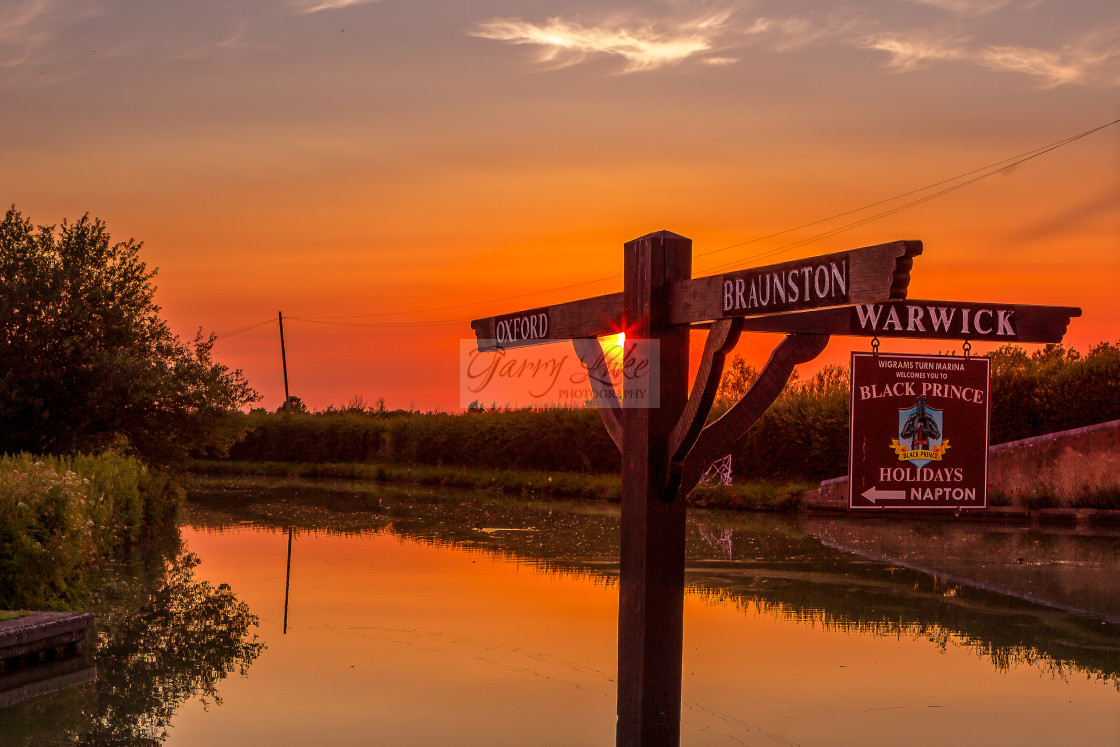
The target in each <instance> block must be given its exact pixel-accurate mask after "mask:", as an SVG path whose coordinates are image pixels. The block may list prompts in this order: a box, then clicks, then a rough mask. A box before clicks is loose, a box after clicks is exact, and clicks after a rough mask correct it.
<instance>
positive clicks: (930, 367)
mask: <svg viewBox="0 0 1120 747" xmlns="http://www.w3.org/2000/svg"><path fill="white" fill-rule="evenodd" d="M989 380H990V370H989V361H988V359H987V358H960V357H957V356H941V355H892V354H888V353H879V354H877V355H876V354H872V353H852V395H851V396H852V407H851V453H850V456H849V459H850V469H849V485H850V488H851V494H850V497H849V506H850V507H851V508H853V509H855V508H860V509H868V508H871V509H874V508H878V509H883V508H948V509H958V508H985V507H987V504H988V500H987V490H988V415H989V407H990V404H989Z"/></svg>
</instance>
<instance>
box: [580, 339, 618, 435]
mask: <svg viewBox="0 0 1120 747" xmlns="http://www.w3.org/2000/svg"><path fill="white" fill-rule="evenodd" d="M572 345H573V346H574V347H575V349H576V355H577V356H578V357H579V360H580V362H581V363H583V365H584V367H585V368H586V369H587V383H588V385H590V387H591V391H592V397H593V398H594V400H595V408H596V409H597V410H598V411H599V416H600V417H602V419H603V425H604V426H605V427H606V429H607V435H609V436H610V437H611V440H612V441H614V445H615V446H617V447H618V450H619V451H622V405H621V404H620V403H619V401H618V393H617V392H615V390H614V382H613V381H611V377H610V373H608V372H607V358H606V356H605V355H603V348H602V346H601V345H599V341H598V340H597V339H595V338H594V337H591V338H587V337H577V338H576V339H574V340H572Z"/></svg>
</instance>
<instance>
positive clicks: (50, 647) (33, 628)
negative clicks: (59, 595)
mask: <svg viewBox="0 0 1120 747" xmlns="http://www.w3.org/2000/svg"><path fill="white" fill-rule="evenodd" d="M92 625H93V614H91V613H89V612H32V613H31V614H29V615H24V616H23V617H17V618H15V619H14V620H4V621H3V622H0V671H4V670H6V669H14V668H18V667H21V666H27V665H32V664H36V663H38V662H39V661H40V660H41V659H44V658H46V659H50V658H56V657H57V656H60V655H62V654H65V653H67V652H68V651H72V650H74V649H76V648H77V646H78V644H79V643H81V642H82V641H84V640H85V638H86V634H87V633H88V632H89V629H90V627H92Z"/></svg>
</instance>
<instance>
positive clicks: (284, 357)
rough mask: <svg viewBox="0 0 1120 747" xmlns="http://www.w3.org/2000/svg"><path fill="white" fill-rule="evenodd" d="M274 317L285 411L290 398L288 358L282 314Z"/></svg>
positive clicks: (279, 312)
mask: <svg viewBox="0 0 1120 747" xmlns="http://www.w3.org/2000/svg"><path fill="white" fill-rule="evenodd" d="M276 316H277V317H278V318H279V319H280V362H281V363H283V365H284V410H285V411H287V409H288V403H289V402H290V401H291V397H289V396H288V356H287V354H285V352H284V312H283V311H277V312H276Z"/></svg>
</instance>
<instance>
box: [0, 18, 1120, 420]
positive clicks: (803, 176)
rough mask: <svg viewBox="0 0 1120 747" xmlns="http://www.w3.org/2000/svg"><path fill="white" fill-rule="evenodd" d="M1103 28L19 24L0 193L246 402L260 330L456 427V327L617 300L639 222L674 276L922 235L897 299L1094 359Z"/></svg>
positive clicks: (303, 375) (1106, 112) (272, 356)
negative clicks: (1053, 328) (975, 316)
mask: <svg viewBox="0 0 1120 747" xmlns="http://www.w3.org/2000/svg"><path fill="white" fill-rule="evenodd" d="M1117 29H1118V26H1117V20H1116V13H1115V9H1114V8H1113V7H1112V6H1111V5H1110V4H1108V3H1096V2H1088V1H1079V2H1074V3H1065V4H1058V3H1038V2H1033V1H1030V0H918V1H915V2H898V1H896V0H872V2H869V3H866V4H863V5H861V6H851V7H848V6H838V5H836V4H833V3H824V2H812V1H809V2H804V3H795V4H792V5H791V4H789V3H779V2H776V1H775V0H761V2H757V3H751V4H742V3H735V2H719V1H718V0H717V1H709V0H696V1H694V2H683V3H682V2H660V1H656V0H655V1H654V2H640V3H639V2H634V3H629V4H626V3H623V4H617V3H616V4H611V5H610V6H609V7H607V6H604V5H602V4H600V3H591V2H585V1H583V0H580V1H578V2H575V3H564V4H553V5H552V6H547V5H544V6H539V5H534V6H531V7H530V6H526V5H524V4H519V3H512V2H505V3H501V2H499V3H492V4H489V5H486V6H479V5H476V4H471V3H455V2H443V1H441V2H437V3H435V4H432V3H428V4H417V3H408V2H404V1H403V0H374V1H368V0H300V2H291V3H273V2H264V1H263V0H248V2H244V3H238V4H229V3H220V2H209V1H208V2H202V3H192V4H174V3H173V4H166V3H164V4H143V3H142V4H130V3H123V2H120V1H119V0H104V1H103V2H80V3H77V4H74V3H65V2H62V0H14V1H13V2H9V3H6V4H5V5H4V6H3V8H0V93H2V95H3V100H4V102H5V107H4V108H5V114H4V117H3V118H2V119H0V162H2V163H3V164H4V167H3V169H0V187H2V190H3V195H4V198H3V199H4V202H5V208H6V207H7V206H8V205H10V204H14V205H15V206H16V207H17V209H19V210H20V211H21V212H22V213H23V214H24V215H25V216H26V217H29V218H30V219H31V220H33V221H34V222H35V223H37V224H48V225H49V224H57V223H59V222H61V221H62V220H63V219H71V220H72V219H74V218H77V217H79V216H81V215H82V214H83V213H85V212H87V211H88V212H89V213H90V214H91V215H93V216H96V217H99V218H102V219H103V220H105V221H106V222H107V224H108V226H109V230H110V231H111V233H112V234H113V236H114V237H115V238H119V239H127V238H129V237H135V238H136V239H138V240H142V241H143V242H144V249H143V252H142V257H143V259H144V260H145V261H146V262H147V263H148V264H149V265H150V266H154V267H158V268H159V275H158V277H157V278H156V283H157V285H158V288H159V291H158V294H157V300H158V301H159V303H160V304H161V305H162V307H163V313H164V314H165V316H166V318H167V319H168V320H169V322H170V323H171V325H172V328H173V329H174V330H175V331H176V332H177V333H178V334H180V335H181V336H184V337H193V334H194V331H195V330H196V329H197V328H198V327H202V328H203V329H204V330H213V331H215V332H217V333H218V334H219V335H220V336H221V337H220V339H219V340H218V342H217V344H216V347H215V356H216V358H217V359H218V360H220V361H222V362H224V363H226V364H227V365H229V366H231V367H233V368H240V369H243V370H244V371H245V374H246V375H247V377H248V379H249V381H250V382H251V383H252V384H253V386H255V387H256V388H257V389H258V390H260V392H261V393H262V395H263V397H264V399H263V402H262V403H261V404H262V405H263V406H266V407H268V408H269V409H275V408H276V407H277V406H278V405H279V404H280V403H281V401H282V400H283V376H282V371H281V359H280V340H279V328H278V325H277V323H276V318H277V311H282V312H283V314H284V323H285V325H284V333H285V345H286V353H287V365H288V379H289V384H290V389H291V393H292V394H293V395H296V396H299V397H301V398H302V399H303V401H304V402H305V403H307V405H308V406H310V407H311V408H313V409H322V408H325V407H326V406H328V405H331V404H334V405H338V404H341V403H344V402H346V401H348V400H350V399H351V398H352V397H353V396H354V395H362V396H363V397H364V399H365V401H366V402H373V401H376V400H377V398H378V397H384V398H385V400H386V404H387V406H388V407H389V408H397V407H414V408H420V409H433V408H443V409H456V408H457V407H458V406H459V405H458V403H459V398H458V380H457V377H458V374H457V371H458V368H457V362H456V359H457V357H458V355H459V350H460V344H459V341H460V340H462V339H467V338H471V337H472V332H471V327H470V320H471V319H474V318H479V317H483V316H488V315H492V314H499V313H505V312H512V311H516V310H518V309H532V308H540V307H542V306H545V305H548V304H553V303H559V302H564V301H569V300H574V299H578V298H583V297H587V296H593V295H599V294H604V293H611V292H616V291H620V290H621V289H622V280H621V273H622V246H623V244H624V243H625V242H626V241H629V240H631V239H634V238H636V237H638V236H641V235H644V234H647V233H649V232H651V231H656V230H660V229H667V230H671V231H674V232H676V233H679V234H681V235H684V236H687V237H689V238H691V239H692V240H693V251H694V262H693V268H694V269H693V273H694V275H695V276H700V275H706V274H712V273H715V272H719V271H722V270H723V269H728V268H736V269H737V268H742V267H748V266H752V265H759V264H766V263H771V262H778V261H784V260H788V259H795V258H797V257H805V256H810V255H813V254H820V253H825V252H831V251H839V250H842V249H849V248H854V247H859V246H867V245H871V244H876V243H881V242H884V241H890V240H894V239H921V240H922V241H923V242H924V244H925V251H924V253H923V255H922V256H921V257H919V258H918V259H917V261H916V262H915V266H914V273H913V280H912V282H911V285H910V296H911V297H913V298H945V299H972V300H990V301H1001V302H1018V303H1040V304H1057V305H1073V306H1080V307H1082V308H1083V309H1084V314H1083V316H1082V317H1081V318H1080V319H1076V320H1074V322H1073V324H1072V325H1071V327H1070V331H1069V334H1068V336H1067V338H1066V341H1067V344H1069V345H1072V346H1073V347H1076V348H1078V349H1080V350H1082V351H1085V350H1087V349H1088V348H1089V347H1090V346H1091V345H1093V344H1095V343H1097V342H1101V341H1111V342H1115V341H1116V340H1117V338H1120V334H1118V332H1117V331H1118V330H1120V310H1118V308H1117V305H1116V303H1115V287H1116V284H1117V282H1118V281H1120V126H1117V125H1113V126H1108V127H1105V128H1104V129H1101V130H1099V131H1098V132H1095V133H1094V134H1091V135H1087V136H1086V137H1084V138H1082V139H1079V140H1076V141H1072V142H1069V143H1068V144H1061V143H1062V141H1063V139H1065V138H1069V137H1071V136H1073V135H1077V134H1078V133H1083V132H1086V131H1088V130H1090V129H1092V128H1095V127H1099V126H1101V125H1106V124H1108V123H1110V122H1113V121H1114V120H1116V119H1117V117H1120V108H1118V106H1117V101H1118V99H1117V93H1118V92H1120V47H1118V46H1117V44H1116V38H1117ZM1048 144H1054V145H1060V147H1056V148H1055V149H1054V150H1051V151H1049V152H1045V153H1043V152H1041V150H1040V151H1039V152H1038V153H1037V154H1034V155H1033V156H1031V155H1030V154H1031V153H1032V151H1035V150H1036V149H1041V148H1042V147H1043V146H1046V145H1048ZM1016 156H1023V157H1024V158H1026V159H1027V160H1022V162H1021V163H1018V165H1015V166H1013V167H1008V168H1006V169H1003V170H999V169H1001V168H1003V167H1004V166H1009V165H1010V163H1011V159H1013V157H1016ZM1005 159H1006V160H1005ZM978 170H979V171H978ZM984 174H990V175H989V176H986V177H985V178H983V179H980V180H979V181H975V182H974V183H970V184H967V185H966V182H969V180H972V179H974V178H976V177H979V176H982V175H984ZM946 180H949V181H946ZM953 186H959V187H960V188H959V189H956V190H954V191H949V192H945V191H944V190H945V189H946V188H948V187H953ZM942 192H944V193H943V194H942ZM925 198H928V199H925ZM777 342H778V340H777V339H776V338H774V337H772V336H766V335H762V334H749V335H744V336H743V339H742V341H741V342H740V344H739V346H738V348H737V351H736V352H738V353H739V354H742V355H744V356H745V357H746V358H748V360H749V362H751V363H753V364H754V365H755V366H760V365H761V364H762V363H763V362H764V361H765V358H766V356H767V355H768V354H769V352H770V350H772V349H773V347H774V345H775V344H776V343H777ZM701 343H702V339H701ZM892 346H893V347H894V348H895V349H901V350H915V349H922V350H926V349H928V347H929V346H925V347H922V346H920V345H918V344H916V343H914V344H911V343H906V342H903V343H897V344H895V343H892ZM937 347H938V346H936V345H935V346H934V349H935V350H936V349H937ZM941 347H942V348H943V347H945V346H944V345H942V346H941ZM853 348H857V349H867V342H866V341H865V340H859V339H854V338H851V339H849V338H844V339H840V338H837V339H834V340H833V341H832V342H831V344H830V346H829V348H828V349H827V350H826V352H825V354H824V355H823V356H822V357H821V359H819V363H818V364H816V365H820V364H824V363H830V362H843V361H845V360H846V359H847V356H848V352H849V351H850V350H851V349H853ZM557 349H559V346H557ZM568 350H570V346H569V347H568ZM978 352H981V353H982V352H984V349H983V348H982V347H981V346H978Z"/></svg>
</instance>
